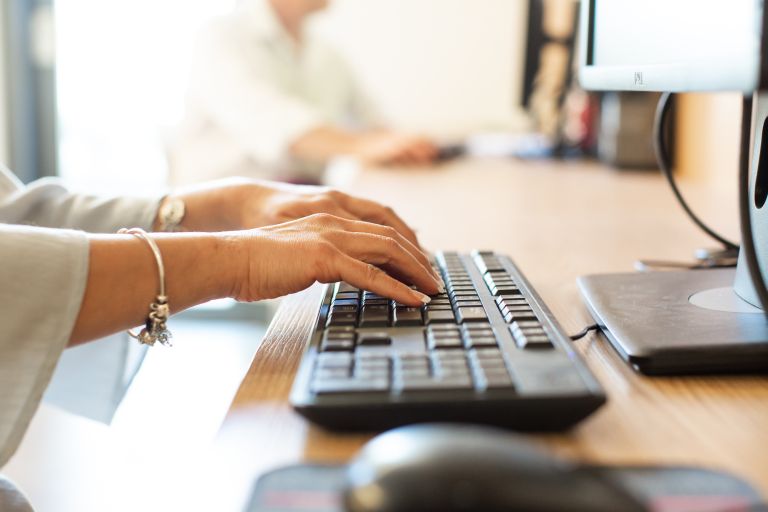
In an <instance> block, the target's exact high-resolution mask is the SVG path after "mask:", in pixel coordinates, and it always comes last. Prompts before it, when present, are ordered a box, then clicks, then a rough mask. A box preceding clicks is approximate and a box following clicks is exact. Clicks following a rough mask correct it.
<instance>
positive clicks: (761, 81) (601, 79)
mask: <svg viewBox="0 0 768 512" xmlns="http://www.w3.org/2000/svg"><path fill="white" fill-rule="evenodd" d="M596 4H597V0H582V2H581V16H580V18H581V20H580V27H579V28H580V33H581V35H580V37H579V56H578V59H579V83H580V84H581V86H582V87H583V88H585V89H588V90H596V91H649V92H652V91H657V92H706V91H738V92H743V93H752V92H755V91H759V90H768V66H767V64H768V62H766V58H768V39H767V37H766V35H767V34H768V17H767V16H766V14H768V9H765V8H764V9H763V19H762V23H761V26H762V32H761V37H760V51H759V61H758V62H757V63H756V65H755V66H745V65H744V64H738V65H737V64H734V65H733V66H732V68H729V69H723V68H722V67H720V68H719V69H718V72H717V73H713V72H712V68H711V67H710V66H705V65H687V66H681V65H632V66H598V65H595V64H594V63H593V56H594V50H595V48H594V40H593V37H594V28H595V27H594V23H595V17H594V13H595V6H596Z"/></svg>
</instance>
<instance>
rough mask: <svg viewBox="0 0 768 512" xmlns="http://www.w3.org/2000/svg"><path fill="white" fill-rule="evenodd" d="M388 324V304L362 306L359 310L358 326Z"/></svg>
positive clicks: (383, 325)
mask: <svg viewBox="0 0 768 512" xmlns="http://www.w3.org/2000/svg"><path fill="white" fill-rule="evenodd" d="M388 324H389V306H388V305H381V306H379V305H375V306H369V305H367V304H366V305H365V306H363V309H362V310H361V312H360V327H386V326H387V325H388Z"/></svg>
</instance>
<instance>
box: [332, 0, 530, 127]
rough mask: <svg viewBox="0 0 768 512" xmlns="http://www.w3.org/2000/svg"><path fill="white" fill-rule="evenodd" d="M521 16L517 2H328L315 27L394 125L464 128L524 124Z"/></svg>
mask: <svg viewBox="0 0 768 512" xmlns="http://www.w3.org/2000/svg"><path fill="white" fill-rule="evenodd" d="M526 15H527V7H526V2H525V1H523V0H483V1H482V2H478V1H476V0H335V2H334V5H333V7H332V9H331V10H330V11H329V12H328V13H327V15H326V16H325V18H324V19H322V20H318V21H319V23H318V29H319V30H320V31H322V32H323V33H324V34H325V35H326V36H327V37H328V39H331V40H333V41H335V42H336V43H337V44H338V46H339V48H341V49H342V50H343V51H344V53H345V54H346V55H347V57H348V58H349V60H350V61H351V62H352V63H353V65H354V66H355V68H356V69H357V70H358V71H359V72H360V74H361V76H362V78H363V80H364V81H365V83H366V85H367V87H368V89H369V90H370V91H371V93H372V94H373V96H374V98H375V99H376V100H377V102H378V103H379V104H380V105H381V106H382V108H383V110H384V111H385V113H386V114H387V116H388V117H389V119H390V120H391V121H392V122H393V123H394V124H396V125H399V126H403V127H406V128H411V129H415V130H419V129H421V130H427V131H429V132H431V133H436V132H438V133H439V132H446V131H447V132H448V133H451V132H453V133H466V132H468V131H473V130H476V129H494V128H495V129H509V128H510V127H513V128H520V126H521V122H524V117H523V116H522V112H521V110H520V108H519V106H518V105H517V98H518V97H519V95H520V94H521V82H520V76H519V74H520V73H521V71H522V70H521V69H520V66H521V65H522V62H523V59H524V53H523V52H524V51H525V27H526ZM451 134H452V133H451Z"/></svg>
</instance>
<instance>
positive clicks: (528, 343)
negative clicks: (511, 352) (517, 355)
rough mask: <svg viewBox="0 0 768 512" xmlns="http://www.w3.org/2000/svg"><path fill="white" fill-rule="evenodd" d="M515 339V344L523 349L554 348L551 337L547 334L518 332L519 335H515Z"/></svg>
mask: <svg viewBox="0 0 768 512" xmlns="http://www.w3.org/2000/svg"><path fill="white" fill-rule="evenodd" d="M513 336H514V338H515V343H516V344H517V346H518V347H520V348H523V349H529V348H534V349H542V348H543V349H547V348H554V345H552V341H550V339H549V336H547V335H546V334H525V333H522V332H518V333H517V334H513Z"/></svg>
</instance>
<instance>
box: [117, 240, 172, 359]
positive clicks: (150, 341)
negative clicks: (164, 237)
mask: <svg viewBox="0 0 768 512" xmlns="http://www.w3.org/2000/svg"><path fill="white" fill-rule="evenodd" d="M118 233H120V234H128V235H133V236H135V237H137V238H140V239H142V240H144V241H145V242H146V243H147V244H148V245H149V248H150V249H151V250H152V254H153V255H154V256H155V261H156V262H157V270H158V277H159V278H160V291H159V293H158V294H157V296H156V297H155V301H154V302H152V303H151V304H150V305H149V315H148V316H147V320H146V322H145V323H144V328H143V329H141V331H140V332H138V333H135V332H133V331H130V330H129V331H128V335H129V336H130V337H131V338H134V339H136V340H138V342H139V343H141V344H142V345H149V346H153V345H154V344H155V343H156V342H158V341H159V342H160V344H161V345H166V346H169V347H170V346H171V341H170V340H171V337H172V336H171V331H169V330H168V327H167V326H166V322H167V321H168V317H169V316H170V312H171V311H170V307H169V306H168V296H167V295H166V294H165V266H164V265H163V257H162V254H161V253H160V249H159V248H158V247H157V244H156V243H155V241H154V240H152V239H151V238H150V237H149V235H148V234H147V232H146V231H144V230H143V229H140V228H131V229H121V230H120V231H118Z"/></svg>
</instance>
